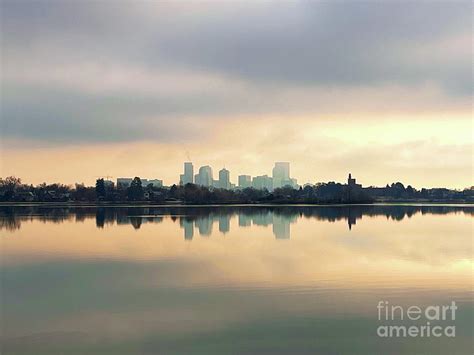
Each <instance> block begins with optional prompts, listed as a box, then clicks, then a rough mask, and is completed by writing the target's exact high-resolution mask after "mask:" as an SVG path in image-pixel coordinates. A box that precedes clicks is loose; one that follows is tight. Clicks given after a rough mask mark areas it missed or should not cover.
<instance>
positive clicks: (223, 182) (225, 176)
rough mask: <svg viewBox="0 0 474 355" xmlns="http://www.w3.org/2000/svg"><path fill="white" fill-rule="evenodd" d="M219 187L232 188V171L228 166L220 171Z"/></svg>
mask: <svg viewBox="0 0 474 355" xmlns="http://www.w3.org/2000/svg"><path fill="white" fill-rule="evenodd" d="M219 187H220V188H221V189H226V190H229V189H230V172H229V170H227V169H226V168H224V169H221V170H220V171H219Z"/></svg>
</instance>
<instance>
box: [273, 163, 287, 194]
mask: <svg viewBox="0 0 474 355" xmlns="http://www.w3.org/2000/svg"><path fill="white" fill-rule="evenodd" d="M272 177H273V188H274V189H276V188H279V187H283V186H285V185H288V182H290V163H288V162H276V163H275V166H274V167H273V170H272ZM285 183H286V184H285Z"/></svg>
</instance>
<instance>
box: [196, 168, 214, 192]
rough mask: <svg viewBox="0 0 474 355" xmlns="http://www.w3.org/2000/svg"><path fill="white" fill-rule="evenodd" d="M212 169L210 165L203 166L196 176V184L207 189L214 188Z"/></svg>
mask: <svg viewBox="0 0 474 355" xmlns="http://www.w3.org/2000/svg"><path fill="white" fill-rule="evenodd" d="M213 181H214V179H213V178H212V168H211V167H210V166H209V165H206V166H201V167H200V168H199V174H197V175H196V184H197V185H201V186H206V187H211V186H213Z"/></svg>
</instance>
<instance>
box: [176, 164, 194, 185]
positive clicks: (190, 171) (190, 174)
mask: <svg viewBox="0 0 474 355" xmlns="http://www.w3.org/2000/svg"><path fill="white" fill-rule="evenodd" d="M179 183H180V185H186V184H193V183H194V167H193V163H191V162H185V163H184V174H181V175H180V176H179Z"/></svg>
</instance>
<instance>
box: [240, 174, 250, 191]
mask: <svg viewBox="0 0 474 355" xmlns="http://www.w3.org/2000/svg"><path fill="white" fill-rule="evenodd" d="M239 187H240V188H241V189H245V188H247V187H252V177H251V176H250V175H239Z"/></svg>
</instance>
